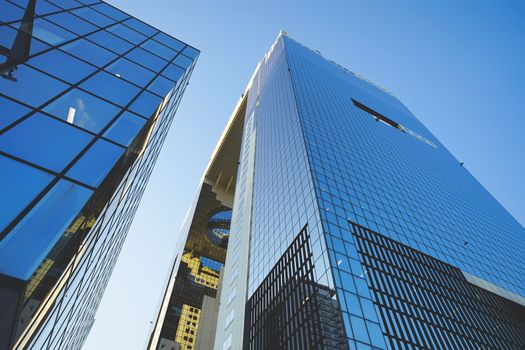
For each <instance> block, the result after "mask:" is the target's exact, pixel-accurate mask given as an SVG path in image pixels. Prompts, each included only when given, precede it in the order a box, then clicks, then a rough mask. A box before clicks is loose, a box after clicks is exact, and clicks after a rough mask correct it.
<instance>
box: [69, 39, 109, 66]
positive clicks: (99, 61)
mask: <svg viewBox="0 0 525 350" xmlns="http://www.w3.org/2000/svg"><path fill="white" fill-rule="evenodd" d="M60 49H62V50H64V51H66V52H68V53H70V54H72V55H74V56H76V57H78V58H81V59H83V60H85V61H88V62H89V63H93V64H94V65H97V66H99V67H101V66H104V65H106V64H108V63H109V62H111V61H113V60H114V59H115V58H116V57H117V55H115V54H114V53H113V52H111V51H109V50H106V49H104V48H102V47H100V46H98V45H96V44H93V43H92V42H89V41H87V40H84V39H79V40H75V41H73V42H72V43H69V44H67V45H64V46H62V47H61V48H60Z"/></svg>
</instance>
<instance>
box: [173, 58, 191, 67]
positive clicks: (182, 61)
mask: <svg viewBox="0 0 525 350" xmlns="http://www.w3.org/2000/svg"><path fill="white" fill-rule="evenodd" d="M192 62H193V61H192V60H190V59H189V58H188V57H186V56H184V55H178V56H177V57H175V59H174V60H173V63H175V64H176V65H177V66H181V67H182V68H188V67H189V66H191V64H192Z"/></svg>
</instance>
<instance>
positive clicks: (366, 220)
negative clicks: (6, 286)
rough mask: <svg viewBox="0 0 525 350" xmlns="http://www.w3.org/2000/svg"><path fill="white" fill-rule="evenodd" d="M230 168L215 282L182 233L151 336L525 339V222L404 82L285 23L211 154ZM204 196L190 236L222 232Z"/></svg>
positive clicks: (216, 178)
mask: <svg viewBox="0 0 525 350" xmlns="http://www.w3.org/2000/svg"><path fill="white" fill-rule="evenodd" d="M414 88H417V87H414ZM229 167H231V168H229ZM225 175H226V176H225ZM232 176H233V177H232ZM207 183H209V185H205V184H207ZM225 184H227V187H226V188H228V189H229V190H233V193H232V194H231V195H230V197H233V198H234V200H233V203H230V204H228V208H231V209H232V214H231V222H230V223H229V234H228V243H227V244H228V246H227V254H226V259H225V260H224V266H222V265H220V267H219V266H217V267H216V268H215V269H214V270H213V271H214V274H215V275H214V276H215V279H214V281H218V283H214V285H213V287H214V291H213V295H212V296H211V299H207V297H206V296H204V298H199V299H198V300H190V299H189V298H188V297H187V296H185V294H184V293H185V291H186V290H191V291H193V290H195V289H199V288H200V289H202V290H204V288H203V287H200V286H198V282H196V281H195V280H193V281H192V280H191V279H188V278H184V283H182V281H181V278H179V276H180V272H181V270H182V268H181V267H180V266H183V267H184V270H185V271H188V270H190V269H191V267H190V264H189V263H187V262H185V258H184V256H185V254H188V252H192V251H194V250H193V249H194V248H193V247H194V246H195V245H194V244H193V243H191V244H190V243H186V245H185V249H184V250H182V248H183V246H182V245H180V246H179V247H178V249H179V251H178V252H179V254H178V256H177V258H176V264H175V265H174V268H173V272H172V276H171V278H170V280H169V283H168V288H167V290H166V293H165V295H164V299H163V303H162V304H161V306H162V307H161V308H160V312H159V318H158V320H157V323H156V326H155V328H154V332H153V335H152V338H151V341H150V348H151V349H166V348H167V347H166V346H168V345H170V346H171V348H172V349H178V348H179V347H177V344H176V343H178V344H179V345H180V348H181V349H194V348H195V347H194V344H195V343H197V344H201V347H199V349H211V348H214V349H216V350H221V349H222V350H227V349H241V348H245V349H352V350H354V349H359V350H360V349H523V346H524V344H525V332H524V329H525V275H524V274H523V271H525V259H524V257H523V252H524V251H525V230H524V228H523V227H522V226H521V225H520V224H519V223H518V222H517V221H516V220H515V219H514V218H513V217H512V216H511V215H510V214H509V213H508V212H507V211H506V210H505V209H504V208H503V207H502V206H501V205H500V204H499V203H498V202H497V201H496V200H495V199H494V198H493V197H492V196H491V195H490V194H489V193H488V192H487V191H486V190H485V189H484V188H483V186H481V184H479V183H478V182H477V181H476V179H475V178H474V177H473V176H472V175H471V174H470V173H469V172H468V170H467V169H466V168H465V167H464V166H463V164H462V163H460V162H459V161H458V160H457V159H455V158H454V156H453V155H452V154H451V153H450V152H449V151H448V150H447V149H446V148H445V146H444V145H443V144H441V143H440V142H439V140H438V139H437V138H436V137H434V136H433V135H432V134H431V133H430V132H429V131H428V130H427V129H426V128H425V127H424V126H423V124H422V123H421V122H419V121H418V120H417V119H416V117H415V116H414V115H413V114H412V113H411V112H410V111H409V110H408V109H407V107H405V106H404V105H403V104H402V103H401V102H400V101H399V100H398V99H396V98H395V97H394V96H393V95H392V94H391V93H389V92H388V91H386V90H385V89H383V88H381V87H379V86H377V85H376V84H373V83H371V82H370V81H368V80H366V79H365V78H363V77H361V76H358V75H356V74H354V73H352V72H351V71H349V70H347V69H345V68H343V67H341V66H340V65H338V64H336V63H334V62H332V61H330V60H327V59H326V58H324V57H323V56H322V55H321V54H319V53H318V52H315V51H312V50H310V49H308V48H306V47H305V46H303V45H301V44H299V43H298V42H296V41H294V40H292V39H291V38H289V37H288V36H287V35H286V34H284V33H282V34H280V35H279V37H278V38H277V40H276V42H275V43H274V44H273V46H272V47H271V49H270V50H269V51H268V53H267V54H266V55H265V57H264V58H263V59H262V61H261V62H260V63H259V65H258V66H257V68H256V71H255V73H254V75H253V76H252V78H251V80H250V82H249V84H248V87H247V88H246V90H245V93H244V94H243V96H242V97H241V99H240V101H239V103H238V104H237V106H236V108H235V111H234V113H233V115H232V117H231V119H230V121H229V123H228V126H227V128H226V131H225V133H224V134H223V137H222V138H221V140H220V142H219V145H218V147H217V150H216V151H215V153H214V155H213V156H212V160H211V162H210V165H209V166H208V169H207V170H206V173H205V176H204V180H203V187H205V186H207V187H206V188H209V189H211V191H212V192H213V193H214V196H215V198H218V197H219V196H220V191H215V189H222V188H224V186H225ZM201 192H202V189H201ZM221 196H222V195H221ZM200 203H201V202H200V199H199V201H197V205H196V208H197V210H195V205H194V206H193V207H192V208H193V209H192V210H190V212H189V214H188V217H187V221H186V225H189V224H190V223H191V222H193V224H192V225H193V229H194V232H192V229H191V228H190V233H189V235H188V236H187V237H188V241H187V242H189V237H190V236H191V235H192V234H195V235H200V237H201V238H202V240H206V238H209V239H208V241H206V244H211V243H210V242H213V239H212V237H207V236H206V233H205V232H207V231H206V230H207V226H205V225H201V224H199V225H196V224H195V223H198V222H200V221H199V220H201V216H200V215H201V212H200V211H199V204H200ZM217 205H218V203H217ZM215 210H216V209H213V210H209V209H208V211H206V209H204V211H203V212H202V214H204V217H213V216H212V215H213V213H214V212H215ZM197 214H198V215H197ZM203 222H205V220H204V221H203ZM186 234H187V227H186V229H183V234H182V235H181V241H182V242H184V241H185V239H186ZM192 254H193V253H192ZM200 254H201V253H200ZM205 254H206V252H205V253H204V255H205ZM201 256H202V255H201ZM205 256H206V255H205ZM218 261H219V262H220V263H221V264H222V263H223V261H222V260H218ZM177 272H178V273H179V274H177ZM218 272H220V273H219V274H218V276H217V273H218ZM192 276H195V275H192ZM195 278H197V277H195ZM188 284H189V285H190V287H187V285H188ZM215 289H216V290H217V291H215ZM204 294H206V293H204ZM194 295H196V294H195V293H193V294H192V296H194ZM170 296H171V297H170ZM175 300H177V303H175V302H174V301H175ZM186 310H190V312H188V311H186ZM185 315H187V316H185ZM203 319H204V320H206V321H205V322H202V320H203ZM188 321H189V322H190V323H187V322H188ZM185 322H186V323H185ZM212 323H215V324H216V326H215V327H213V326H211V324H212ZM168 324H169V325H170V326H169V327H164V328H162V325H164V326H166V325H168ZM186 325H187V326H186ZM201 327H204V329H205V330H206V331H205V332H201ZM179 329H180V330H182V332H180V333H179ZM210 330H211V331H210ZM190 336H191V339H192V343H191V344H189V345H188V343H183V342H181V341H179V340H178V339H179V338H178V337H182V339H190ZM184 337H186V338H184Z"/></svg>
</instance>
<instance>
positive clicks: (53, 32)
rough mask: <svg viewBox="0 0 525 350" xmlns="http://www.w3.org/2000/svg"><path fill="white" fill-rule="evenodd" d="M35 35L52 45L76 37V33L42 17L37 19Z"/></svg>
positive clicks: (34, 28)
mask: <svg viewBox="0 0 525 350" xmlns="http://www.w3.org/2000/svg"><path fill="white" fill-rule="evenodd" d="M33 36H34V37H35V38H38V39H40V40H42V41H44V42H46V43H48V44H51V45H58V44H61V43H63V42H65V41H68V40H71V39H73V38H75V34H73V33H71V32H68V31H67V30H65V29H62V28H60V27H59V26H57V25H55V24H53V23H51V22H48V21H46V20H44V19H42V18H37V19H35V21H34V23H33Z"/></svg>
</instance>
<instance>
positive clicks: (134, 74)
mask: <svg viewBox="0 0 525 350" xmlns="http://www.w3.org/2000/svg"><path fill="white" fill-rule="evenodd" d="M106 70H107V71H109V72H111V73H113V74H115V75H116V76H117V77H119V78H122V79H126V80H128V81H131V82H132V83H135V84H138V85H140V86H146V85H147V84H148V83H149V82H150V81H151V79H153V77H154V76H155V73H154V72H152V71H150V70H149V69H146V68H144V67H141V66H139V65H138V64H135V63H133V62H131V61H130V60H127V59H125V58H120V59H118V60H117V61H115V62H113V63H112V64H111V65H109V66H108V67H107V68H106Z"/></svg>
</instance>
